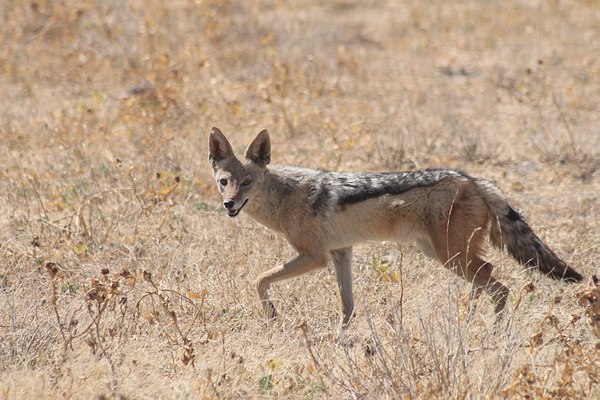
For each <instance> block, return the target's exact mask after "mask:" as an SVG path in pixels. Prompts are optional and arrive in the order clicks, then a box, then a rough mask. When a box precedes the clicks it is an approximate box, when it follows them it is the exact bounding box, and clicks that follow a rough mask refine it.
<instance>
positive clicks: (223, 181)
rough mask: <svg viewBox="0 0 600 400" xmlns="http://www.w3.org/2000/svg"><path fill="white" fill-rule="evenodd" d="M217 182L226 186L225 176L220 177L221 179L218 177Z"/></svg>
mask: <svg viewBox="0 0 600 400" xmlns="http://www.w3.org/2000/svg"><path fill="white" fill-rule="evenodd" d="M219 183H220V184H221V185H222V186H227V179H225V178H221V179H219Z"/></svg>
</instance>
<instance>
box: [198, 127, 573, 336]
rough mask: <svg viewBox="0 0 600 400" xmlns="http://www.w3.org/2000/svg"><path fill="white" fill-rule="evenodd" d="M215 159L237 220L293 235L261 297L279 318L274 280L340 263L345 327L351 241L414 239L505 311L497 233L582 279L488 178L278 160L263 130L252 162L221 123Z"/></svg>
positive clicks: (554, 272) (540, 263)
mask: <svg viewBox="0 0 600 400" xmlns="http://www.w3.org/2000/svg"><path fill="white" fill-rule="evenodd" d="M208 148H209V160H210V163H211V164H212V167H213V169H214V176H215V180H216V183H217V186H218V187H219V190H220V192H221V194H222V195H223V206H224V207H225V209H226V210H227V213H228V215H229V216H230V217H235V216H237V215H238V214H239V213H240V211H242V210H244V212H246V213H247V214H248V215H249V216H250V217H252V218H253V219H255V220H256V221H258V222H260V223H261V224H263V225H265V226H266V227H268V228H270V229H272V230H274V231H277V232H280V233H282V234H283V235H285V238H286V239H287V241H288V242H289V243H290V245H292V247H293V248H294V249H295V250H296V251H297V252H298V255H297V256H296V257H295V258H294V259H292V260H290V261H288V262H286V263H284V264H281V265H279V266H277V267H275V268H273V269H271V270H269V271H266V272H264V273H263V274H261V275H260V276H259V277H258V279H257V281H256V288H257V290H258V295H259V297H260V300H261V301H262V305H263V307H264V310H265V312H266V315H267V317H268V318H269V319H271V318H275V316H276V312H275V307H274V305H273V303H272V302H271V301H270V300H269V294H268V289H269V286H270V285H271V284H272V283H274V282H277V281H281V280H283V279H288V278H292V277H295V276H299V275H302V274H304V273H306V272H309V271H312V270H315V269H318V268H323V267H325V266H326V265H327V263H328V261H329V259H332V260H333V264H334V266H335V272H336V276H337V283H338V286H339V291H340V294H341V299H342V313H343V315H342V319H341V325H342V327H345V326H347V324H348V322H349V321H350V319H351V318H352V315H353V312H354V297H353V294H352V269H351V263H352V246H353V245H354V244H357V243H361V242H366V241H384V240H390V241H391V240H393V241H398V242H407V241H414V242H416V244H417V246H418V247H419V248H420V249H421V250H422V251H423V253H425V254H426V255H427V256H429V257H432V258H435V259H437V260H439V261H440V262H441V263H442V264H443V265H445V266H446V267H448V268H449V269H451V270H452V271H454V272H455V273H457V274H458V275H460V276H462V277H463V278H465V279H466V280H467V281H469V282H471V283H472V284H473V292H472V293H473V294H476V293H478V292H479V291H480V290H481V289H483V290H485V291H486V292H487V293H488V294H489V295H490V296H491V297H492V299H493V300H494V301H495V303H496V313H497V314H498V315H500V313H501V311H502V310H503V309H504V307H505V305H506V301H507V297H508V293H509V290H508V288H507V287H506V286H504V285H503V284H502V283H500V282H499V281H497V280H496V279H495V278H494V277H492V269H493V266H492V265H491V264H490V263H488V262H487V261H485V260H484V259H483V249H484V240H485V236H486V234H487V233H488V232H489V235H490V241H491V243H492V245H494V246H496V247H498V248H505V249H506V250H507V251H508V253H509V254H510V255H511V256H513V257H514V258H515V259H516V260H517V261H519V262H520V263H521V264H523V265H525V266H527V267H530V268H537V269H538V270H539V271H540V272H542V273H543V274H546V275H548V276H550V277H552V278H555V279H563V280H565V281H569V282H579V281H581V280H582V276H581V275H580V274H579V273H578V272H576V271H575V270H574V269H572V268H571V267H569V266H568V265H567V264H566V263H565V262H563V261H562V260H561V259H559V258H558V257H557V256H556V254H554V252H553V251H552V250H550V249H549V248H548V247H547V246H546V245H545V244H544V243H543V242H542V241H541V240H540V238H539V237H537V236H536V234H535V233H533V231H532V230H531V228H530V227H529V225H527V223H526V222H525V219H524V218H523V216H522V215H521V214H520V213H519V212H518V211H517V210H515V209H514V208H513V207H511V206H510V204H509V203H508V201H507V199H506V197H504V196H503V195H502V194H501V193H500V191H499V190H498V189H497V188H496V187H495V186H494V185H493V184H492V183H491V182H489V181H487V180H485V179H480V178H474V177H471V176H469V175H467V174H465V173H464V172H461V171H457V170H452V169H425V170H417V171H407V172H391V173H339V172H329V171H323V170H314V169H306V168H297V167H289V166H284V165H273V166H269V163H270V161H271V142H270V139H269V134H268V132H267V131H266V130H263V131H261V132H260V133H259V134H258V136H257V137H256V138H255V139H254V141H253V142H252V143H251V144H250V146H249V147H248V149H247V150H246V154H245V157H244V159H243V160H240V159H238V158H237V157H236V156H235V154H234V153H233V150H232V147H231V145H230V144H229V141H228V140H227V138H225V136H224V135H223V134H222V133H221V131H219V129H217V128H213V129H212V132H211V133H210V135H209V140H208Z"/></svg>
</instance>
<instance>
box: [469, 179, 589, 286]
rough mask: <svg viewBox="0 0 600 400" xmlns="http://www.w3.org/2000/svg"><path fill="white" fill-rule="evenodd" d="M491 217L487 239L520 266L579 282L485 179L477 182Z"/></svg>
mask: <svg viewBox="0 0 600 400" xmlns="http://www.w3.org/2000/svg"><path fill="white" fill-rule="evenodd" d="M477 183H478V185H479V187H480V188H481V189H483V197H484V199H485V202H486V203H487V205H488V208H489V210H490V215H491V220H492V221H491V229H490V239H491V242H492V244H493V245H494V246H495V247H497V248H499V249H504V248H506V250H507V252H508V254H510V255H511V256H512V257H513V258H514V259H515V260H517V261H518V262H519V263H521V264H522V265H525V266H527V267H531V268H537V269H539V270H540V272H542V273H543V274H545V275H548V276H550V277H551V278H554V279H562V280H565V281H567V282H581V281H582V280H583V276H581V274H580V273H578V272H577V271H575V270H574V269H573V268H571V267H569V266H568V265H567V264H566V263H565V262H564V261H562V260H561V259H560V258H558V256H557V255H556V254H554V252H553V251H552V250H550V249H549V248H548V246H546V245H545V244H544V242H542V240H541V239H540V238H539V237H537V235H536V234H535V233H534V232H533V231H532V230H531V228H530V227H529V225H527V222H526V221H525V218H524V217H523V216H522V215H521V213H519V212H518V211H517V210H515V209H514V208H512V207H511V206H510V204H508V201H507V200H506V198H505V197H504V196H503V195H502V193H500V191H499V190H498V189H497V188H496V187H495V186H494V185H492V183H490V182H489V181H486V180H477Z"/></svg>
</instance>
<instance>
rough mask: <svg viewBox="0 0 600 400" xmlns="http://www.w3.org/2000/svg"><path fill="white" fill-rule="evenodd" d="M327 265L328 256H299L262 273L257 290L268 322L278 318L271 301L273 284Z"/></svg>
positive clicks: (257, 281)
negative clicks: (270, 288)
mask: <svg viewBox="0 0 600 400" xmlns="http://www.w3.org/2000/svg"><path fill="white" fill-rule="evenodd" d="M325 265H327V257H326V256H312V255H309V254H304V253H303V254H298V256H296V257H295V258H294V259H293V260H291V261H289V262H287V263H285V264H282V265H279V266H277V267H275V268H273V269H270V270H268V271H266V272H264V273H262V274H261V275H260V276H259V277H258V279H257V280H256V290H257V292H258V298H259V299H260V301H261V303H262V306H263V309H264V311H265V315H266V317H267V319H268V320H272V319H275V318H276V317H277V310H276V309H275V306H274V305H273V302H271V300H270V299H269V287H270V286H271V284H272V283H275V282H278V281H282V280H285V279H289V278H294V277H296V276H299V275H302V274H304V273H306V272H309V271H312V270H315V269H319V268H322V267H324V266H325Z"/></svg>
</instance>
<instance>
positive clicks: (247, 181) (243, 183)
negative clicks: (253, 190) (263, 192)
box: [242, 179, 252, 186]
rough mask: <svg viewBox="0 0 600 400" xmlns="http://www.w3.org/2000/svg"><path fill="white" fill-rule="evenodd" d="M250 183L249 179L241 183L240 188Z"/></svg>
mask: <svg viewBox="0 0 600 400" xmlns="http://www.w3.org/2000/svg"><path fill="white" fill-rule="evenodd" d="M251 183H252V181H251V180H250V179H246V180H245V181H244V182H242V186H248V185H250V184H251Z"/></svg>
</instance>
